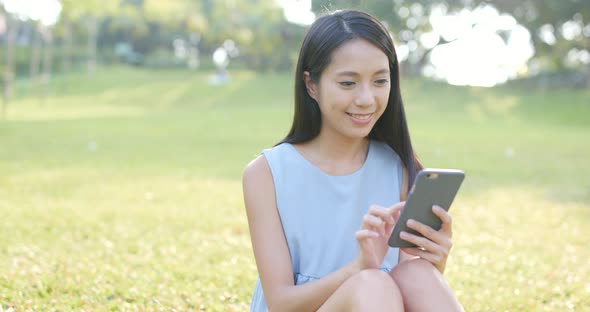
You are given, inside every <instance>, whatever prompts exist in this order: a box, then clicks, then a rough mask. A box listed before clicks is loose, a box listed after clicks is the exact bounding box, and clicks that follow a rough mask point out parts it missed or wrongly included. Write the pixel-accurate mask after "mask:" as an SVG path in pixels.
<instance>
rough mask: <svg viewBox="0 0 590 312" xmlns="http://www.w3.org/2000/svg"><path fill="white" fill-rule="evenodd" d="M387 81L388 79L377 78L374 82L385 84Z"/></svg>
mask: <svg viewBox="0 0 590 312" xmlns="http://www.w3.org/2000/svg"><path fill="white" fill-rule="evenodd" d="M388 82H389V80H388V79H379V80H376V81H375V83H377V84H380V85H384V84H387V83H388Z"/></svg>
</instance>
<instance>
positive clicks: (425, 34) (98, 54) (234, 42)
mask: <svg viewBox="0 0 590 312" xmlns="http://www.w3.org/2000/svg"><path fill="white" fill-rule="evenodd" d="M0 3H1V4H2V13H1V15H0V39H1V40H2V45H3V47H2V52H3V57H2V70H3V85H4V101H8V98H9V97H10V95H9V94H11V92H12V89H13V86H12V82H13V80H22V79H27V80H29V81H30V83H31V84H35V83H37V84H39V83H40V84H47V82H48V80H49V79H50V77H51V76H52V75H56V74H67V73H69V72H72V71H80V70H86V71H88V72H92V71H94V70H95V69H96V67H97V66H100V65H113V64H127V65H131V66H138V67H143V68H185V69H187V70H208V69H212V68H214V67H215V66H216V65H215V63H214V58H213V57H214V55H216V56H217V59H218V64H219V66H222V67H227V66H230V67H231V68H243V69H251V70H256V71H291V70H292V68H293V67H294V63H295V62H296V57H297V52H298V47H299V44H300V42H301V38H302V36H303V33H304V31H305V27H306V25H309V24H310V23H311V22H312V21H313V19H314V17H315V15H317V14H321V12H322V11H325V10H326V9H338V8H360V9H364V10H367V11H369V12H371V13H373V14H375V15H376V16H378V17H379V18H380V19H381V20H382V21H383V22H384V23H386V24H387V25H388V27H389V29H390V31H391V33H392V35H393V37H394V38H395V40H396V43H397V53H398V56H399V58H400V60H402V62H403V63H404V66H403V68H404V73H405V74H407V75H413V76H423V77H428V78H431V79H435V80H443V81H447V82H449V83H451V84H456V85H473V86H487V87H490V86H494V85H497V84H502V83H505V82H506V81H508V80H519V81H521V82H522V83H523V84H526V85H528V86H534V87H553V86H567V87H572V88H584V87H588V85H589V80H590V79H589V78H588V76H589V75H590V69H589V68H590V52H589V49H590V24H589V19H590V17H589V15H590V3H588V2H587V1H579V0H566V1H552V0H538V1H504V0H481V1H480V0H457V1H455V0H446V1H443V0H441V1H433V0H428V1H404V0H391V1H363V0H314V1H311V0H259V1H239V0H220V1H213V0H195V1H189V0H173V1H157V0H151V1H150V0H105V1H94V0H88V1H74V0H72V1H68V0H63V1H59V0H2V1H1V2H0ZM225 63H228V64H225ZM229 63H231V65H229Z"/></svg>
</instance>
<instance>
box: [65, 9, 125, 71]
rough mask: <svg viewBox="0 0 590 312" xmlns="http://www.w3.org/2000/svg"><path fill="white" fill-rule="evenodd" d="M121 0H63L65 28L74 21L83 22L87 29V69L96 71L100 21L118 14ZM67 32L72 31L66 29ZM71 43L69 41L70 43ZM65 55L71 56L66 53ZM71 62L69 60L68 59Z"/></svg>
mask: <svg viewBox="0 0 590 312" xmlns="http://www.w3.org/2000/svg"><path fill="white" fill-rule="evenodd" d="M119 1H120V0H85V1H78V0H61V3H62V7H63V9H62V20H63V23H65V25H64V28H69V27H70V25H71V24H69V23H70V22H72V21H76V22H82V23H84V24H85V26H86V30H87V34H86V35H87V45H86V49H87V50H86V51H87V70H88V72H89V73H92V72H94V70H95V69H96V64H97V41H98V30H99V25H100V22H101V21H102V20H103V19H104V18H105V17H106V16H109V15H111V14H116V13H117V11H118V8H119V3H120V2H119ZM65 33H71V30H66V31H65ZM68 44H69V43H68ZM65 57H68V58H69V57H70V55H66V56H65ZM66 63H69V61H66Z"/></svg>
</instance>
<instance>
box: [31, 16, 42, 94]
mask: <svg viewBox="0 0 590 312" xmlns="http://www.w3.org/2000/svg"><path fill="white" fill-rule="evenodd" d="M41 27H42V26H41V24H39V25H36V27H33V34H32V36H31V37H32V38H33V44H32V47H31V62H30V67H29V81H30V86H31V88H30V89H31V90H33V92H35V90H36V88H37V86H38V85H39V67H40V66H41V49H42V40H43V39H42V38H41V33H40V32H41Z"/></svg>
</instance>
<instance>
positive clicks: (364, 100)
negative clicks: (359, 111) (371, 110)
mask: <svg viewBox="0 0 590 312" xmlns="http://www.w3.org/2000/svg"><path fill="white" fill-rule="evenodd" d="M374 103H375V95H374V94H373V90H371V86H367V85H364V86H363V87H362V88H359V91H358V93H357V95H356V99H355V102H354V104H355V105H357V106H371V105H373V104H374Z"/></svg>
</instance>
